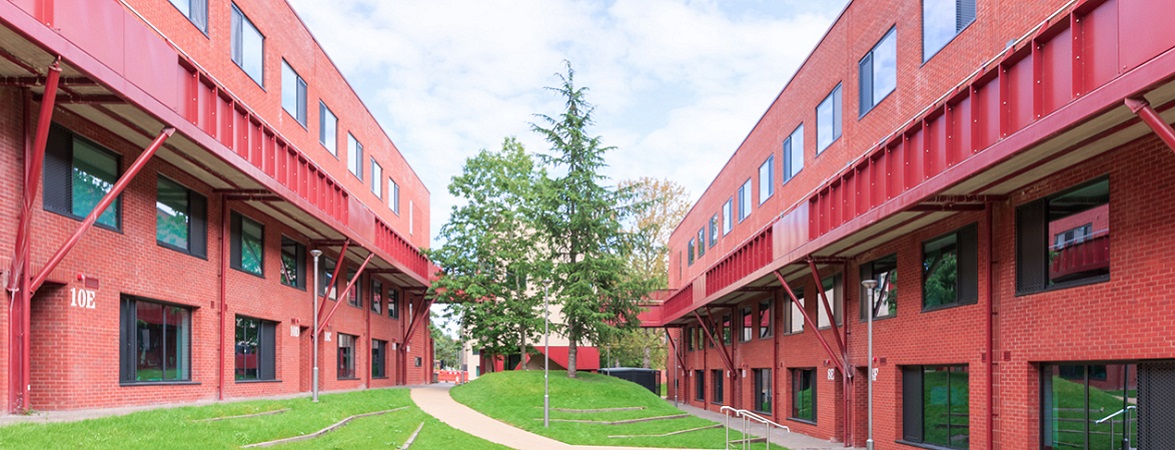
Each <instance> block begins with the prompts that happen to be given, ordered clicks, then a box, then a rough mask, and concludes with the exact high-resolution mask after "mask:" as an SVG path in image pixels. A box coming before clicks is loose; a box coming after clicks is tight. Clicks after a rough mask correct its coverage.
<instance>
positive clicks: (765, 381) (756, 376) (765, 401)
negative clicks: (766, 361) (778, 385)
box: [751, 368, 775, 414]
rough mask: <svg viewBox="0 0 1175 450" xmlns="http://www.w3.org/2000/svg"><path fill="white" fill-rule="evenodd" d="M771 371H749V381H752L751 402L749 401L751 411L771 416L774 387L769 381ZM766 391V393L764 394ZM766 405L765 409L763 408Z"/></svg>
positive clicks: (764, 369)
mask: <svg viewBox="0 0 1175 450" xmlns="http://www.w3.org/2000/svg"><path fill="white" fill-rule="evenodd" d="M771 376H772V373H771V369H767V368H759V369H751V379H753V380H754V388H755V390H754V392H753V393H752V398H753V400H752V401H751V404H752V405H751V409H753V410H755V411H757V412H760V413H764V414H772V410H773V409H774V407H775V405H774V403H775V387H774V384H773V383H772V380H771ZM764 389H766V392H764ZM764 405H766V408H764Z"/></svg>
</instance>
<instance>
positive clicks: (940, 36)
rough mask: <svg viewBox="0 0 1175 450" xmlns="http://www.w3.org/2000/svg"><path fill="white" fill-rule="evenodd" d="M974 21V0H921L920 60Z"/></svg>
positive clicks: (929, 56) (925, 59) (938, 48)
mask: <svg viewBox="0 0 1175 450" xmlns="http://www.w3.org/2000/svg"><path fill="white" fill-rule="evenodd" d="M974 21H975V0H922V61H923V62H926V61H930V58H931V57H933V56H934V55H935V54H937V53H938V51H939V50H942V48H943V47H946V45H947V43H948V42H951V40H952V39H954V38H955V36H957V35H958V34H959V33H960V32H962V31H963V29H964V28H967V26H968V25H971V23H972V22H974Z"/></svg>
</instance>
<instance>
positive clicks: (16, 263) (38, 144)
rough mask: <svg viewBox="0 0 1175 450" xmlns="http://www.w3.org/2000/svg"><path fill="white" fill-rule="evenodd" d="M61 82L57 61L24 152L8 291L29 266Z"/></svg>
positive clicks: (14, 286) (47, 82) (50, 71)
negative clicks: (31, 225)
mask: <svg viewBox="0 0 1175 450" xmlns="http://www.w3.org/2000/svg"><path fill="white" fill-rule="evenodd" d="M60 78H61V65H60V64H59V63H58V62H57V61H54V62H53V65H52V66H49V76H48V77H47V80H46V81H45V93H46V94H50V95H49V100H48V101H46V102H43V103H41V111H40V115H39V116H38V117H37V131H36V135H35V137H34V138H33V143H32V147H31V148H29V149H28V151H26V152H25V168H24V202H23V203H22V204H21V210H20V221H19V222H18V225H17V230H16V255H15V257H14V258H12V271H11V272H9V274H10V276H9V280H8V290H9V291H15V290H16V289H17V280H19V279H21V278H22V277H24V269H25V265H26V264H27V262H28V260H27V259H26V255H25V254H26V253H27V252H28V249H29V239H30V236H29V229H28V228H29V223H31V221H32V213H33V208H35V207H36V205H35V203H36V196H37V189H39V188H40V186H41V164H42V161H44V159H45V143H46V142H48V140H49V126H50V125H51V124H52V122H53V107H54V102H55V101H56V100H57V83H58V80H60Z"/></svg>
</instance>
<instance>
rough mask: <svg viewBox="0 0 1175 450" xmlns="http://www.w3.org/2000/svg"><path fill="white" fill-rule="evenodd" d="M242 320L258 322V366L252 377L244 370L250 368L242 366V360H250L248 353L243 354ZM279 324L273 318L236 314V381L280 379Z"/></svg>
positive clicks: (234, 372)
mask: <svg viewBox="0 0 1175 450" xmlns="http://www.w3.org/2000/svg"><path fill="white" fill-rule="evenodd" d="M242 321H246V322H249V321H252V322H256V324H257V325H256V331H255V332H256V336H255V337H256V339H257V342H256V344H255V345H254V346H255V347H256V349H255V350H256V353H254V355H256V360H257V367H256V371H257V373H256V375H255V376H254V377H252V378H249V377H248V375H244V374H243V371H247V370H248V368H242V367H241V366H240V364H241V362H242V361H248V353H246V354H244V356H242V353H241V345H242V344H241V339H242V332H241V322H242ZM277 324H278V323H277V322H274V321H271V320H265V319H259V318H256V317H249V316H243V315H240V314H238V315H237V316H236V327H235V328H236V333H235V334H234V336H235V337H236V344H235V345H234V346H233V348H234V355H236V356H235V357H234V358H233V360H234V362H233V379H234V381H236V382H237V383H248V382H258V381H278V379H277ZM245 334H246V336H245V339H248V336H247V332H246V333H245Z"/></svg>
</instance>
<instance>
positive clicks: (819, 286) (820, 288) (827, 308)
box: [808, 258, 848, 377]
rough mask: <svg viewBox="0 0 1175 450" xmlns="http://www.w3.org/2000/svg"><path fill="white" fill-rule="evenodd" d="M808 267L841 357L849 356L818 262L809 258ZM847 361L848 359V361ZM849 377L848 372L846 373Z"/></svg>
mask: <svg viewBox="0 0 1175 450" xmlns="http://www.w3.org/2000/svg"><path fill="white" fill-rule="evenodd" d="M808 268H809V269H811V270H812V279H813V280H816V292H817V293H818V294H819V295H818V297H820V303H822V304H824V313H825V314H828V319H829V322H831V323H832V337H833V338H835V342H836V348H837V350H840V354H841V358H845V359H847V358H848V354H847V352H846V350H845V343H844V341H841V339H840V333H838V332H837V326H836V314H834V311H833V309H832V305H829V304H828V296H827V295H825V294H824V281H823V280H821V279H820V270H818V269H817V268H816V262H815V261H813V260H812V259H811V258H809V259H808ZM846 363H847V361H846ZM845 376H846V377H847V376H848V374H845Z"/></svg>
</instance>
